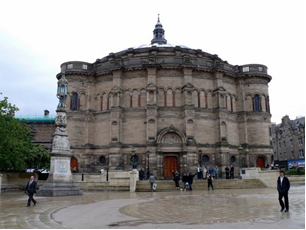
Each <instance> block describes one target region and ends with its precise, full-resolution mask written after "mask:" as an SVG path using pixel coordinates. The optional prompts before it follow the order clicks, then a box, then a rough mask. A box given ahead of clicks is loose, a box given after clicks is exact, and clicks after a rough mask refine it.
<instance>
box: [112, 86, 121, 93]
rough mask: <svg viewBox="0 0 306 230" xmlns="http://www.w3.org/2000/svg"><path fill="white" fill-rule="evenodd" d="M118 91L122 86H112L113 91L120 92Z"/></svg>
mask: <svg viewBox="0 0 306 230" xmlns="http://www.w3.org/2000/svg"><path fill="white" fill-rule="evenodd" d="M118 91H121V88H120V87H118V86H114V87H113V88H112V92H118Z"/></svg>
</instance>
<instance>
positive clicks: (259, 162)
mask: <svg viewBox="0 0 306 230" xmlns="http://www.w3.org/2000/svg"><path fill="white" fill-rule="evenodd" d="M256 165H257V167H260V168H265V167H266V165H265V159H264V158H263V157H258V158H257V160H256Z"/></svg>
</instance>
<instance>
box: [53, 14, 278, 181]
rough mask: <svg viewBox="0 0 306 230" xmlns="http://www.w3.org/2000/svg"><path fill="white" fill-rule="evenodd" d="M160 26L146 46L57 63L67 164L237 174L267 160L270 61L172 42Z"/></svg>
mask: <svg viewBox="0 0 306 230" xmlns="http://www.w3.org/2000/svg"><path fill="white" fill-rule="evenodd" d="M164 32H165V31H164V29H163V26H162V24H161V23H160V20H159V19H158V22H157V24H156V26H155V29H154V31H153V35H154V36H153V39H152V41H151V44H149V45H143V46H140V47H135V48H129V49H126V50H123V51H121V52H118V53H110V54H109V55H108V56H106V57H104V58H102V59H97V60H96V62H94V63H87V62H80V61H73V62H65V63H63V64H62V65H61V71H62V72H65V75H66V78H67V80H68V82H69V96H68V99H67V102H66V106H67V119H68V126H67V132H68V134H69V139H70V144H71V152H72V155H73V158H72V159H71V164H72V165H71V167H74V166H76V167H77V169H78V172H99V171H100V169H102V168H107V167H109V168H110V169H122V170H131V169H132V166H134V167H136V166H137V168H138V169H140V168H143V169H144V171H148V170H150V172H152V173H153V174H154V175H155V176H157V178H160V179H162V178H169V177H171V176H172V175H171V171H172V170H178V171H180V172H181V173H183V172H189V171H192V172H195V168H196V167H197V165H201V166H215V165H218V166H219V167H222V170H224V167H225V166H226V165H230V164H233V165H234V166H235V168H236V170H235V172H236V173H237V172H238V169H239V167H241V166H244V167H245V166H255V165H257V166H260V167H265V165H266V164H270V163H271V162H270V161H271V156H272V154H273V150H272V146H271V144H270V126H271V122H270V118H271V114H270V106H269V93H268V83H269V82H270V80H271V76H269V75H268V73H267V67H266V66H264V65H261V64H248V65H243V66H238V65H231V64H229V63H227V62H226V61H223V60H222V59H221V58H220V57H218V56H217V55H212V54H209V53H206V52H203V51H202V50H200V49H197V50H195V49H190V48H188V47H186V46H173V45H170V44H168V43H167V40H166V39H165V34H164ZM60 76H61V73H59V74H58V75H57V78H59V77H60ZM238 147H239V149H241V151H240V153H239V151H238Z"/></svg>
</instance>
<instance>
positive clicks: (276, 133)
mask: <svg viewBox="0 0 306 230" xmlns="http://www.w3.org/2000/svg"><path fill="white" fill-rule="evenodd" d="M272 144H273V158H272V162H274V166H276V167H279V168H286V169H289V168H292V167H296V166H294V165H295V164H297V165H299V166H300V167H301V168H305V117H299V118H296V119H294V120H290V118H289V116H288V115H286V116H284V117H283V118H282V123H280V124H276V123H274V124H273V123H272Z"/></svg>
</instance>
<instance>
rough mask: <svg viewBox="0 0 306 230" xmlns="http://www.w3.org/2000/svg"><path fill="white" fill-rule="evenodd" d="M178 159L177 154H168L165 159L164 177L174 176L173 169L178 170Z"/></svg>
mask: <svg viewBox="0 0 306 230" xmlns="http://www.w3.org/2000/svg"><path fill="white" fill-rule="evenodd" d="M177 163H178V160H177V157H176V156H166V157H165V159H164V178H165V179H170V178H172V177H173V176H172V171H174V172H175V171H177V170H178V164H177Z"/></svg>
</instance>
